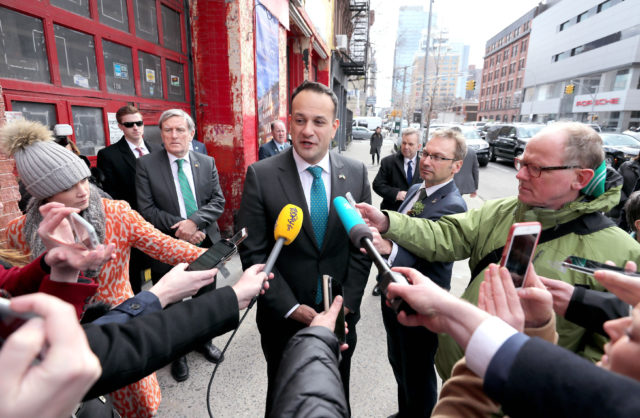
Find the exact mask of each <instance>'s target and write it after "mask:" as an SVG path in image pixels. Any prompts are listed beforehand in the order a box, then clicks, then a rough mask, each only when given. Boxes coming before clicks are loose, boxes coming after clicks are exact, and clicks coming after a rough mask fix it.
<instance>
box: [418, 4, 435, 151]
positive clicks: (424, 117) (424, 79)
mask: <svg viewBox="0 0 640 418" xmlns="http://www.w3.org/2000/svg"><path fill="white" fill-rule="evenodd" d="M432 8H433V0H429V17H428V19H429V22H428V24H427V45H426V47H425V49H424V74H423V75H422V106H420V108H421V109H422V115H421V116H422V118H421V119H422V123H421V126H422V127H425V125H426V129H427V130H426V133H425V139H428V138H429V124H428V123H427V122H428V121H429V119H430V118H428V117H427V114H426V113H427V109H426V102H427V64H428V63H429V44H430V43H431V11H432ZM429 116H431V115H429Z"/></svg>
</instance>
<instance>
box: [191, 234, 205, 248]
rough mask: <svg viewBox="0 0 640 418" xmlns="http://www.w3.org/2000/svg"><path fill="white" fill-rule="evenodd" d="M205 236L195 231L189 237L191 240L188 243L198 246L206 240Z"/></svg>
mask: <svg viewBox="0 0 640 418" xmlns="http://www.w3.org/2000/svg"><path fill="white" fill-rule="evenodd" d="M206 236H207V235H206V234H205V233H204V232H203V231H196V233H195V234H193V235H191V238H189V239H188V241H189V242H190V243H191V244H193V245H198V244H200V243H201V242H202V241H204V239H205V238H206Z"/></svg>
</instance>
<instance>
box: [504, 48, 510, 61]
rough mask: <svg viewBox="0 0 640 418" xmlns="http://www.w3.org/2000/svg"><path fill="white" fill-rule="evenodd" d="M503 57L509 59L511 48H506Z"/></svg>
mask: <svg viewBox="0 0 640 418" xmlns="http://www.w3.org/2000/svg"><path fill="white" fill-rule="evenodd" d="M502 58H504V59H508V58H509V50H508V49H505V50H504V55H503V56H502Z"/></svg>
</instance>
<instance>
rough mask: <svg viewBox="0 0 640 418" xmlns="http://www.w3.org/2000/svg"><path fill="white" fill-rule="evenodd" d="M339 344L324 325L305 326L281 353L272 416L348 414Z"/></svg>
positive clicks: (332, 415)
mask: <svg viewBox="0 0 640 418" xmlns="http://www.w3.org/2000/svg"><path fill="white" fill-rule="evenodd" d="M339 354H340V346H339V344H338V339H337V338H336V337H335V335H334V334H333V333H332V332H331V331H329V330H328V329H327V328H325V327H309V328H304V329H302V330H300V331H298V333H297V334H296V335H294V336H293V337H292V338H291V340H289V344H288V345H287V349H286V351H285V352H284V354H283V356H282V362H281V363H280V369H279V370H278V375H277V378H276V383H275V385H276V387H275V397H274V403H273V409H272V410H271V414H270V415H269V416H271V417H348V416H349V412H348V408H347V401H346V398H345V396H344V390H343V389H342V382H341V381H340V373H339V372H338V356H339Z"/></svg>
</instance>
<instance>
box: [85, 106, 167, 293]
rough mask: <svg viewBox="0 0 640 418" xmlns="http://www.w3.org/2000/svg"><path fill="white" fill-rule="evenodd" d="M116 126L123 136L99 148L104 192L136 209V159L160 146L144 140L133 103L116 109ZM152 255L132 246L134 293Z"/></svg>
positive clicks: (131, 280) (131, 278)
mask: <svg viewBox="0 0 640 418" xmlns="http://www.w3.org/2000/svg"><path fill="white" fill-rule="evenodd" d="M116 120H117V121H118V128H120V130H122V132H123V133H124V135H122V138H120V140H119V141H118V142H116V143H115V144H111V145H109V146H108V147H106V148H103V149H101V150H100V151H98V169H100V170H101V171H102V173H103V174H104V181H103V182H102V186H103V188H104V191H105V192H107V193H109V195H110V196H111V197H112V198H114V199H116V200H124V201H126V202H127V203H128V204H129V205H131V208H132V209H134V210H138V202H137V196H136V184H135V178H136V159H138V158H139V157H141V156H143V155H147V154H149V153H151V152H156V151H159V150H161V149H162V148H161V147H160V146H159V145H156V144H152V143H150V142H147V141H145V140H144V138H143V135H144V121H143V120H142V115H141V114H140V111H139V110H138V109H137V108H135V107H134V106H131V105H127V106H123V107H121V108H120V109H118V111H117V112H116ZM150 264H151V258H150V257H148V256H147V255H146V254H144V253H143V252H142V251H140V250H138V249H136V248H132V249H131V258H130V261H129V282H130V283H131V288H132V289H133V293H140V290H141V288H142V283H143V282H144V279H143V273H144V270H146V269H147V268H149V266H150Z"/></svg>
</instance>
